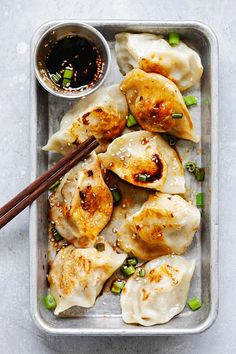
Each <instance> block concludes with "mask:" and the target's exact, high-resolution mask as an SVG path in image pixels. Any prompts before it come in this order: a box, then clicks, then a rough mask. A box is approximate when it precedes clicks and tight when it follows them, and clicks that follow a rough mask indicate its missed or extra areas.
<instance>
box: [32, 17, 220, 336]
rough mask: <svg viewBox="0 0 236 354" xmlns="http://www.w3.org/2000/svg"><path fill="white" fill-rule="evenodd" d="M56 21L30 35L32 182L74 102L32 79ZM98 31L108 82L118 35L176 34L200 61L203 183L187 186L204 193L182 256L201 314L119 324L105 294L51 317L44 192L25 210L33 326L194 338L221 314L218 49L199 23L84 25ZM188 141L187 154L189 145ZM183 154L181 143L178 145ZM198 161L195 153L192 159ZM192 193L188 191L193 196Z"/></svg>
mask: <svg viewBox="0 0 236 354" xmlns="http://www.w3.org/2000/svg"><path fill="white" fill-rule="evenodd" d="M60 22H65V23H66V22H81V21H77V20H75V21H71V20H70V21H51V22H48V23H46V24H44V25H43V26H41V27H40V28H39V29H38V30H37V31H36V33H35V34H34V36H33V39H32V46H31V55H32V56H31V115H30V125H31V134H30V145H31V179H32V180H34V179H35V178H36V177H37V176H39V175H41V174H42V173H43V172H44V171H45V170H46V169H47V168H48V165H49V164H50V163H51V162H52V155H51V154H47V153H45V152H44V151H42V150H41V147H42V146H43V145H44V144H45V143H46V142H47V140H48V137H49V136H50V135H51V134H52V132H54V131H55V130H57V129H58V126H59V121H60V119H61V117H62V115H63V113H64V112H65V111H66V110H67V109H68V107H69V105H70V104H71V102H69V101H68V100H66V99H62V98H58V97H54V96H52V95H50V94H48V93H47V92H46V91H45V90H44V89H43V88H42V87H41V86H40V85H39V83H38V82H37V80H36V78H35V75H34V71H33V49H34V46H35V43H36V41H37V39H38V38H39V37H40V36H41V35H42V33H43V32H44V31H45V30H47V29H48V28H49V27H51V26H53V25H55V24H58V23H60ZM83 22H86V23H89V24H91V25H92V26H94V27H96V28H97V29H98V30H99V31H100V32H101V33H102V34H103V35H104V37H105V38H106V39H107V41H108V42H109V46H110V48H111V52H112V60H113V64H112V66H111V71H110V75H109V77H108V78H107V80H106V82H105V84H109V83H113V82H118V81H119V80H120V78H121V74H120V73H119V70H118V67H117V64H116V60H115V57H114V35H115V34H116V33H118V32H123V31H129V32H151V33H157V34H164V35H166V34H167V33H168V32H170V31H177V32H179V33H180V34H181V38H183V39H184V41H187V42H188V44H189V45H190V46H192V47H194V48H195V50H197V51H198V53H199V54H200V56H201V59H202V63H203V66H204V74H203V76H202V79H201V84H199V85H198V86H197V87H195V88H194V89H192V90H191V92H192V93H193V94H195V95H196V96H197V97H198V100H199V104H198V106H197V107H194V108H193V111H192V114H193V116H194V120H195V123H196V124H197V129H198V131H199V132H200V133H201V143H200V145H199V146H198V160H199V161H198V162H199V163H201V164H202V166H205V167H206V170H207V171H206V179H205V181H204V182H203V183H202V185H201V187H199V184H198V185H196V184H193V183H194V182H191V183H192V185H191V186H190V185H189V184H188V181H187V185H188V186H190V187H191V188H189V198H190V199H191V198H193V195H195V193H196V191H199V188H201V189H202V192H204V193H205V207H204V211H203V213H202V223H201V230H200V231H199V232H198V233H197V235H196V237H195V239H194V242H193V244H192V245H191V247H190V249H189V251H188V252H187V254H186V257H191V258H193V257H194V258H195V259H196V262H197V266H196V270H195V273H194V277H193V280H192V282H191V289H190V296H191V295H196V296H199V297H201V299H202V307H201V309H200V310H199V311H196V312H192V311H190V310H189V309H188V308H187V307H186V308H185V310H184V311H183V312H182V313H181V314H179V315H178V316H176V317H175V318H173V319H172V320H171V321H170V322H169V323H166V324H162V325H156V326H153V327H141V326H138V325H127V324H125V323H124V322H123V321H122V318H121V314H120V308H119V297H118V296H116V297H115V296H114V295H112V294H111V295H112V297H111V295H110V294H108V293H104V294H103V295H102V296H100V297H99V298H98V299H97V302H96V305H95V307H94V308H93V309H87V310H83V311H72V312H69V315H68V316H67V317H56V316H54V315H53V313H51V312H50V311H47V310H45V308H44V306H43V303H42V298H43V297H44V296H45V294H46V293H47V284H46V273H47V246H48V244H47V239H48V237H47V216H48V202H47V195H46V193H44V194H43V195H41V197H40V198H38V200H37V201H36V202H34V203H33V204H32V206H31V208H30V272H31V277H30V279H31V311H32V316H33V318H34V320H35V322H36V324H37V325H38V327H39V328H40V329H42V330H44V331H46V332H47V333H51V334H57V335H60V334H66V335H103V336H104V335H109V336H111V335H141V336H146V335H175V334H192V333H199V332H202V331H204V330H205V329H207V328H209V327H210V326H211V324H212V323H213V322H214V320H215V319H216V316H217V309H218V197H217V195H218V47H217V40H216V37H215V35H214V34H213V32H212V31H211V29H209V28H208V27H207V26H206V25H204V24H201V23H199V22H157V21H113V20H112V21H83ZM186 144H189V149H188V150H189V155H188V158H189V157H191V152H192V150H193V148H192V147H193V145H191V143H186ZM179 149H180V150H181V143H180V146H179ZM194 157H195V158H196V148H195V155H194ZM191 193H192V194H191Z"/></svg>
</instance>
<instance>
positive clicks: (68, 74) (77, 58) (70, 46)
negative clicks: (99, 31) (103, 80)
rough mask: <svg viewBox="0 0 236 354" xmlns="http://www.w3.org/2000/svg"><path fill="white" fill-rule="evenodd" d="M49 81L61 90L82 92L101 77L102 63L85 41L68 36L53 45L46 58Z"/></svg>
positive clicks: (90, 45)
mask: <svg viewBox="0 0 236 354" xmlns="http://www.w3.org/2000/svg"><path fill="white" fill-rule="evenodd" d="M46 70H47V73H48V75H49V77H50V79H51V80H52V81H53V82H54V83H55V84H56V85H57V86H58V87H60V88H62V89H63V90H68V91H71V90H73V91H83V90H86V89H87V88H88V87H91V86H94V84H95V83H96V81H97V80H98V79H99V78H100V77H101V76H102V75H103V72H104V61H103V59H102V56H101V53H100V52H99V50H98V48H97V47H96V46H95V45H94V44H93V43H92V42H90V41H88V40H87V39H84V38H82V37H79V36H68V37H65V38H63V39H61V40H59V41H57V42H55V43H54V45H53V46H52V48H51V50H50V51H49V54H48V56H47V58H46Z"/></svg>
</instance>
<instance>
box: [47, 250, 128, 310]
mask: <svg viewBox="0 0 236 354" xmlns="http://www.w3.org/2000/svg"><path fill="white" fill-rule="evenodd" d="M125 258H126V254H118V253H116V252H115V251H114V250H113V249H112V247H111V246H110V245H109V244H107V243H104V250H103V251H98V250H97V249H96V248H86V249H79V248H75V247H74V246H68V247H65V248H62V249H61V250H60V251H59V252H58V254H57V256H56V258H55V260H54V262H53V264H52V266H51V269H50V272H49V276H48V280H49V283H50V292H51V294H52V295H53V296H54V297H55V299H56V302H57V307H56V309H55V315H58V314H59V313H60V312H62V311H65V310H67V309H69V308H70V307H72V306H81V307H86V308H88V307H92V306H93V305H94V303H95V300H96V297H97V296H98V295H99V293H100V292H101V290H102V287H103V285H104V283H105V281H106V280H107V279H108V278H109V277H110V276H111V275H112V274H113V273H114V272H115V271H116V270H117V269H118V268H119V267H120V266H121V265H122V263H123V262H124V260H125Z"/></svg>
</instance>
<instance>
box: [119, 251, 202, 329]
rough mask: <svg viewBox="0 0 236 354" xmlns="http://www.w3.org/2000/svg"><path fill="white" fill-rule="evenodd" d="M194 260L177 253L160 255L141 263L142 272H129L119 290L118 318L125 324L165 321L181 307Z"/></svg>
mask: <svg viewBox="0 0 236 354" xmlns="http://www.w3.org/2000/svg"><path fill="white" fill-rule="evenodd" d="M194 268H195V261H187V260H186V259H185V258H184V257H181V256H174V255H169V256H163V257H160V258H157V259H154V260H152V261H150V262H148V263H146V265H145V266H144V269H145V271H146V275H145V277H143V278H139V277H138V274H136V273H137V272H136V273H135V274H134V275H132V276H131V277H130V278H129V279H128V281H127V283H126V285H125V287H124V289H123V290H122V293H121V301H120V302H121V309H122V317H123V320H124V322H126V323H138V324H141V325H143V326H153V325H155V324H161V323H166V322H168V321H169V320H170V319H171V318H172V317H174V316H176V315H177V314H179V313H180V312H181V311H182V310H183V309H184V307H185V304H186V300H187V296H188V291H189V285H190V281H191V278H192V275H193V272H194Z"/></svg>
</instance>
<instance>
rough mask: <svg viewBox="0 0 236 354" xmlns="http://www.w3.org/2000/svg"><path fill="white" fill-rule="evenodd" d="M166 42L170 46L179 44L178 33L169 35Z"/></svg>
mask: <svg viewBox="0 0 236 354" xmlns="http://www.w3.org/2000/svg"><path fill="white" fill-rule="evenodd" d="M168 42H169V44H170V45H176V44H179V43H180V37H179V33H176V32H171V33H169V39H168Z"/></svg>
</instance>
